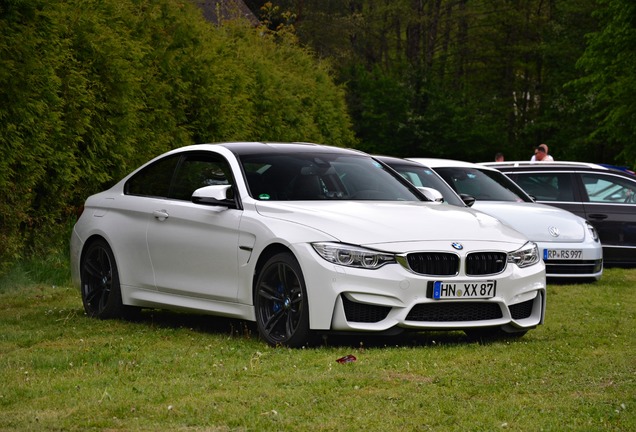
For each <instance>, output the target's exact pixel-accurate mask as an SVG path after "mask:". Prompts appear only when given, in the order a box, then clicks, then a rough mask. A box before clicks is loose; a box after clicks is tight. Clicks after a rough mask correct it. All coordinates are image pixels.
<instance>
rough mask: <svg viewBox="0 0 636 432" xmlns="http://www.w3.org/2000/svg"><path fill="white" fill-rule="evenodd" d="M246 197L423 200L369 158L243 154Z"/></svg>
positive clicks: (315, 154) (301, 154)
mask: <svg viewBox="0 0 636 432" xmlns="http://www.w3.org/2000/svg"><path fill="white" fill-rule="evenodd" d="M240 162H241V164H242V167H243V171H244V173H245V178H246V180H247V184H248V187H249V190H250V195H251V196H252V197H253V198H255V199H258V200H263V201H265V200H266V201H290V200H291V201H297V200H376V201H422V198H421V197H420V195H419V193H418V192H417V190H415V189H414V188H412V186H409V185H408V182H406V181H402V180H401V179H398V176H396V175H394V174H393V173H392V172H390V171H389V170H387V169H385V168H384V167H383V166H382V165H381V164H380V163H378V162H377V161H375V160H373V159H372V158H371V157H366V156H364V155H348V154H347V155H344V154H338V153H325V152H316V153H284V152H277V153H269V154H255V155H241V156H240Z"/></svg>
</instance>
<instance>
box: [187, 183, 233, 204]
mask: <svg viewBox="0 0 636 432" xmlns="http://www.w3.org/2000/svg"><path fill="white" fill-rule="evenodd" d="M233 195H234V194H233V190H232V186H231V185H214V186H205V187H202V188H199V189H197V190H195V191H194V192H193V193H192V202H193V203H195V204H206V205H216V206H225V207H235V206H236V203H235V202H234V196H233Z"/></svg>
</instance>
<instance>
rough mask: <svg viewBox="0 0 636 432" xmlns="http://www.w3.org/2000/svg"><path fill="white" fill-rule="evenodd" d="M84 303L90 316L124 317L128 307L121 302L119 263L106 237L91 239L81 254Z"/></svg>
mask: <svg viewBox="0 0 636 432" xmlns="http://www.w3.org/2000/svg"><path fill="white" fill-rule="evenodd" d="M80 277H81V287H82V303H83V304H84V310H85V311H86V314H87V315H88V316H90V317H96V318H119V317H125V316H126V315H127V314H126V312H127V308H126V306H124V304H123V303H122V299H121V290H120V286H119V274H118V272H117V263H116V262H115V256H114V255H113V251H112V250H111V248H110V246H109V245H108V243H106V241H104V240H101V239H100V240H96V241H94V242H92V243H91V244H90V245H89V246H88V249H86V252H85V253H84V255H83V257H82V262H81V268H80Z"/></svg>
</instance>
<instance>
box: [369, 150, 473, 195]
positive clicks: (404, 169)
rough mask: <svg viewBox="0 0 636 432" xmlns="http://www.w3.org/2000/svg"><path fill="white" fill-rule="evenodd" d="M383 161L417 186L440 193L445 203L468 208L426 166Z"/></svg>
mask: <svg viewBox="0 0 636 432" xmlns="http://www.w3.org/2000/svg"><path fill="white" fill-rule="evenodd" d="M381 160H383V159H381ZM383 161H384V163H386V164H387V165H389V166H390V167H391V168H393V169H394V170H395V171H397V172H398V173H400V175H402V177H404V178H405V179H407V180H408V181H410V182H411V183H413V184H414V185H415V186H418V187H429V188H433V189H436V190H437V191H439V193H441V194H442V196H443V197H444V202H446V203H448V204H451V205H456V206H460V207H465V206H466V205H465V204H464V202H463V201H462V200H461V199H460V198H459V197H458V196H457V194H456V193H455V191H453V189H451V188H450V187H449V186H448V185H447V184H446V183H445V182H444V180H443V179H442V178H441V177H440V176H439V175H437V174H436V173H435V172H434V171H433V170H432V169H430V168H428V167H426V166H424V165H420V166H417V165H413V164H406V163H399V162H398V163H394V162H390V161H386V160H383Z"/></svg>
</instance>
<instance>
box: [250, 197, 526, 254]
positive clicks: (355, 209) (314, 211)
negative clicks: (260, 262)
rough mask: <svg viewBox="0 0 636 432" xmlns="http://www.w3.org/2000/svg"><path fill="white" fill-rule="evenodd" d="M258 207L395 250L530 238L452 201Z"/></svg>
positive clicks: (516, 243)
mask: <svg viewBox="0 0 636 432" xmlns="http://www.w3.org/2000/svg"><path fill="white" fill-rule="evenodd" d="M256 209H257V211H258V213H260V214H261V215H263V216H266V217H271V218H276V219H280V220H285V221H288V222H294V223H297V224H301V225H304V226H308V227H311V228H313V229H316V230H320V231H322V232H324V233H326V234H328V235H330V236H332V237H334V238H335V239H337V240H339V241H341V242H345V243H351V244H357V245H364V246H375V247H380V246H379V245H381V244H384V245H385V246H384V247H385V248H392V249H393V250H396V249H403V248H407V249H408V247H409V246H408V245H405V244H403V245H402V246H401V247H397V246H396V244H397V243H408V244H410V245H412V246H413V247H417V246H416V243H418V242H434V241H441V240H443V241H448V242H451V243H452V242H472V241H475V242H477V241H479V242H491V243H492V242H498V243H499V244H500V245H501V246H500V247H501V248H505V249H507V250H514V249H516V248H518V247H520V246H522V245H523V244H525V243H526V242H527V238H526V237H525V236H523V235H522V234H520V233H518V232H517V231H515V230H513V229H511V228H509V227H507V226H505V225H503V224H501V223H499V222H498V221H497V220H496V219H494V218H492V217H490V216H488V215H486V214H483V213H480V212H476V211H474V210H471V209H461V208H458V207H454V206H450V205H448V204H439V203H425V202H373V203H370V202H369V203H367V202H361V201H322V202H321V201H316V202H310V201H303V202H294V203H291V202H280V201H279V202H273V201H272V202H263V201H260V202H258V203H257V204H256ZM389 244H391V246H389ZM504 244H505V245H504ZM449 245H450V243H449ZM419 247H420V248H421V244H420V245H419ZM482 247H483V245H482ZM491 247H492V246H491Z"/></svg>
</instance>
